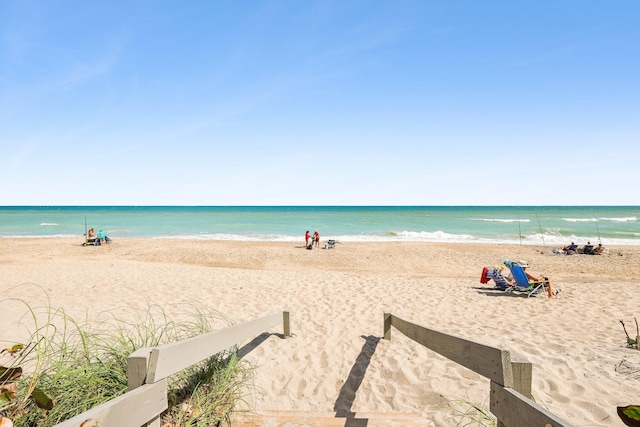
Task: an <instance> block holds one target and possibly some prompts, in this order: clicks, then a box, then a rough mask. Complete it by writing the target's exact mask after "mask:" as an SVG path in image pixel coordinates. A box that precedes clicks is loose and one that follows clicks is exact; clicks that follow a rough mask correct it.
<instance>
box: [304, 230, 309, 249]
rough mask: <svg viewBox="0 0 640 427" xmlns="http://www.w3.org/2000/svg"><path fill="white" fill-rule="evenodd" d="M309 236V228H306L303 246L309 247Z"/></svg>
mask: <svg viewBox="0 0 640 427" xmlns="http://www.w3.org/2000/svg"><path fill="white" fill-rule="evenodd" d="M309 238H311V234H309V230H307V232H306V233H304V247H305V248H308V247H309Z"/></svg>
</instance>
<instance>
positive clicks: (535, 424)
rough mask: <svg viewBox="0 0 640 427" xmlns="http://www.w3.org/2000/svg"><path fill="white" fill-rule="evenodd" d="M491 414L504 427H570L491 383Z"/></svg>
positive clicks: (556, 417)
mask: <svg viewBox="0 0 640 427" xmlns="http://www.w3.org/2000/svg"><path fill="white" fill-rule="evenodd" d="M490 409H491V412H492V413H493V414H494V415H495V416H496V417H497V418H498V421H499V423H498V425H504V426H505V427H571V424H569V423H567V422H565V421H563V420H562V419H560V418H559V417H558V416H556V415H553V414H552V413H551V412H549V411H547V410H546V409H544V408H543V407H542V406H540V405H538V404H536V403H535V402H534V401H532V400H530V399H529V398H528V397H525V396H523V395H521V394H520V393H518V392H517V391H515V390H513V389H511V388H507V387H503V386H501V385H500V384H498V383H496V382H494V381H491V397H490Z"/></svg>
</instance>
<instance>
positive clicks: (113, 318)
mask: <svg viewBox="0 0 640 427" xmlns="http://www.w3.org/2000/svg"><path fill="white" fill-rule="evenodd" d="M9 302H11V303H13V304H22V305H24V307H25V310H26V312H25V315H24V316H23V318H22V319H21V321H20V324H21V325H22V326H25V327H27V329H28V330H29V331H30V338H29V339H28V341H27V342H25V343H9V344H6V343H2V347H3V348H5V350H3V353H2V354H1V355H0V367H2V368H0V369H2V371H0V387H2V388H1V389H0V391H1V392H0V416H2V417H7V418H9V419H11V420H13V422H14V425H15V426H16V427H21V426H36V425H37V426H51V425H55V424H57V423H60V422H62V421H64V420H67V419H69V418H71V417H73V416H75V415H78V414H80V413H82V412H84V411H86V410H88V409H91V408H93V407H95V406H97V405H100V404H102V403H104V402H107V401H109V400H111V399H113V398H115V397H118V396H120V395H122V394H124V393H126V392H127V388H128V385H127V358H128V356H129V355H130V354H131V353H133V352H134V351H135V350H137V349H139V348H143V347H154V346H159V345H162V344H167V343H171V342H176V341H180V340H183V339H186V338H190V337H193V336H197V335H200V334H203V333H206V332H210V331H212V330H215V329H219V328H220V327H221V326H220V324H221V323H223V324H224V326H228V325H229V324H230V322H229V319H227V318H226V317H225V316H224V315H222V314H221V313H219V312H216V311H213V310H208V309H206V308H203V307H200V306H198V305H197V304H196V303H189V304H185V305H184V307H182V308H183V309H184V311H182V312H180V313H177V312H175V311H173V312H172V313H171V314H169V313H167V312H166V311H165V310H164V309H163V308H162V307H159V306H157V305H149V306H148V307H146V309H143V310H136V309H131V308H128V309H123V310H118V311H117V312H116V311H112V312H109V313H103V314H106V315H107V317H108V320H106V321H104V322H88V321H87V322H83V323H80V322H78V321H76V320H75V319H73V318H71V317H70V316H69V315H67V313H65V311H64V310H62V309H52V308H51V307H50V305H49V306H47V307H32V306H30V305H29V304H28V303H27V302H26V301H23V300H16V299H11V298H7V299H4V300H0V309H1V308H2V305H3V304H5V303H9ZM176 319H177V320H176ZM27 325H29V326H27ZM224 326H223V327H224ZM252 375H253V370H252V368H251V367H250V366H249V364H248V363H247V362H245V361H243V360H241V359H239V358H238V355H237V348H233V349H231V350H229V351H226V352H222V353H218V354H216V355H214V356H212V357H210V358H209V359H207V360H205V361H203V362H201V363H198V364H196V365H193V366H191V367H189V368H187V369H185V370H183V371H181V372H179V373H177V374H175V375H173V376H172V377H170V378H169V379H168V399H169V409H168V410H167V411H166V412H165V413H164V414H163V415H162V419H163V424H164V423H167V424H172V425H194V426H217V425H219V424H220V423H221V422H222V421H224V420H226V419H228V417H229V415H230V413H231V411H232V410H233V408H234V407H236V405H237V404H238V403H240V402H241V401H242V400H243V398H244V396H246V392H247V391H248V387H249V386H250V385H251V382H252Z"/></svg>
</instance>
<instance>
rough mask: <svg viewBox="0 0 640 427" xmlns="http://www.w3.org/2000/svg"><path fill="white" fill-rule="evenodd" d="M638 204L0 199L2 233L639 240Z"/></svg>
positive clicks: (554, 242)
mask: <svg viewBox="0 0 640 427" xmlns="http://www.w3.org/2000/svg"><path fill="white" fill-rule="evenodd" d="M638 218H640V206H614V207H607V206H588V207H584V206H576V207H571V206H562V207H548V206H545V207H523V206H520V207H508V206H501V207H486V206H483V207H477V206H455V207H437V206H435V207H433V206H432V207H375V206H367V207H360V206H358V207H342V206H341V207H315V206H282V207H132V206H104V207H95V206H86V207H83V206H63V207H45V206H42V207H20V206H16V207H13V206H5V207H0V237H59V236H63V237H69V236H77V237H79V238H82V236H83V235H84V232H85V220H86V224H87V226H88V227H94V228H95V230H96V231H98V230H99V229H103V230H104V231H105V232H106V233H107V235H109V236H110V237H112V238H114V239H117V238H118V237H173V238H198V239H215V240H244V241H256V240H259V241H299V240H302V236H303V235H304V232H305V231H306V230H310V231H311V232H312V233H313V231H314V230H316V229H317V230H318V231H319V232H320V234H321V238H322V239H325V240H326V239H336V240H340V241H425V242H458V243H474V242H478V243H522V244H537V245H539V244H543V245H553V246H557V245H565V244H567V243H568V242H570V241H575V242H576V243H578V244H584V243H585V242H586V241H591V242H596V243H597V242H602V243H603V244H604V245H640V221H638Z"/></svg>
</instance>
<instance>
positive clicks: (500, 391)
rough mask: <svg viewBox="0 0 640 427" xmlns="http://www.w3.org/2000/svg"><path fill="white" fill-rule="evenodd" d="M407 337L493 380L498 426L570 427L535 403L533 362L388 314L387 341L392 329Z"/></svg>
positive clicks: (493, 408)
mask: <svg viewBox="0 0 640 427" xmlns="http://www.w3.org/2000/svg"><path fill="white" fill-rule="evenodd" d="M392 326H393V327H394V328H396V329H397V330H398V331H400V332H402V333H403V334H404V335H406V336H407V337H409V338H411V339H412V340H414V341H415V342H417V343H418V344H421V345H423V346H425V347H427V348H429V349H431V350H433V351H435V352H436V353H438V354H440V355H442V356H444V357H446V358H448V359H450V360H453V361H454V362H456V363H458V364H460V365H462V366H464V367H465V368H468V369H471V370H472V371H474V372H476V373H478V374H480V375H482V376H483V377H486V378H488V379H489V380H490V382H491V385H490V393H491V397H490V408H489V409H490V410H491V412H492V413H493V414H494V415H495V416H496V418H497V420H498V424H497V425H498V427H538V426H540V427H570V426H571V425H570V424H568V423H566V422H565V421H563V420H561V419H560V418H558V417H557V416H555V415H553V414H552V413H550V412H549V411H547V410H546V409H544V408H543V407H541V406H540V405H538V404H536V403H535V402H534V401H533V400H531V376H532V369H531V362H529V361H528V360H526V359H525V358H524V357H522V356H520V355H517V354H515V353H511V352H509V351H506V350H501V349H499V348H495V347H489V346H486V345H483V344H478V343H476V342H473V341H469V340H466V339H463V338H459V337H456V336H453V335H448V334H445V333H442V332H439V331H436V330H434V329H429V328H425V327H424V326H420V325H416V324H414V323H410V322H407V321H406V320H403V319H401V318H399V317H396V316H394V315H393V314H391V313H388V312H385V313H384V339H386V340H390V339H391V327H392Z"/></svg>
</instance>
